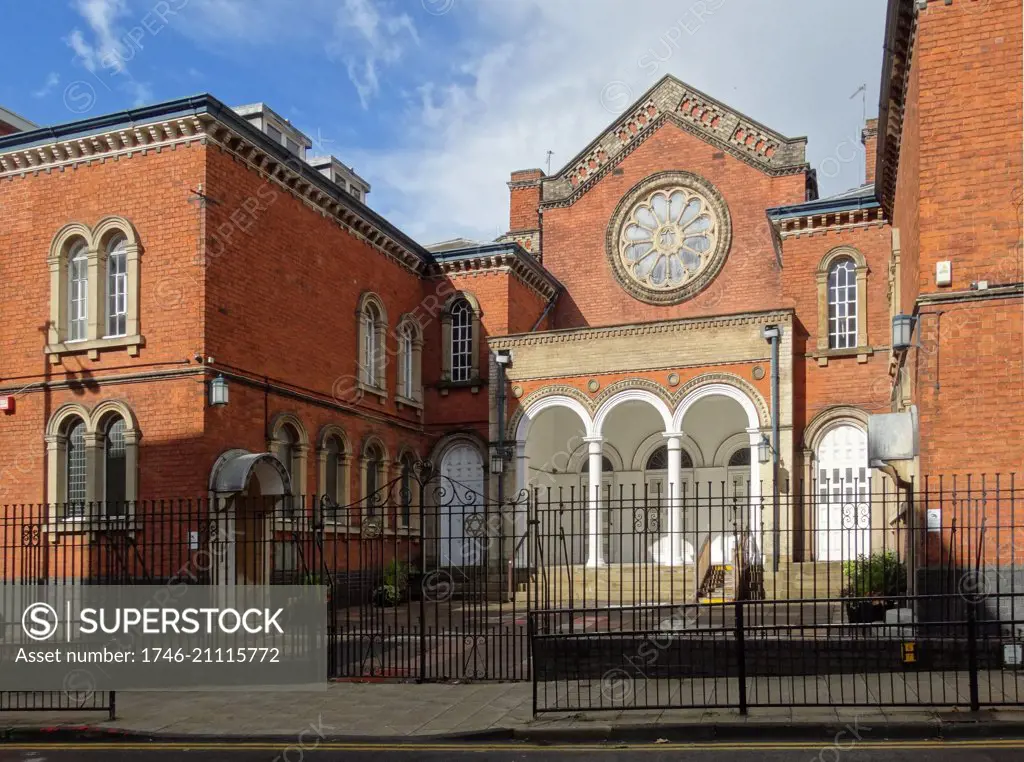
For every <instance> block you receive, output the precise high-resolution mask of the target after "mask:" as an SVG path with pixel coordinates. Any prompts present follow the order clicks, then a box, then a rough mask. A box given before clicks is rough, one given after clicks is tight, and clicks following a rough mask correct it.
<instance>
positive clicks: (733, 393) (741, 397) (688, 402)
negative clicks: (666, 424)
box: [671, 379, 767, 431]
mask: <svg viewBox="0 0 1024 762" xmlns="http://www.w3.org/2000/svg"><path fill="white" fill-rule="evenodd" d="M695 380H696V379H695ZM715 396H718V397H728V398H729V399H731V400H735V401H736V402H738V403H739V405H740V407H742V408H743V412H744V413H745V414H746V416H747V427H748V428H751V429H757V428H760V427H761V426H762V425H766V424H767V421H765V422H764V423H762V421H761V417H760V415H759V414H758V409H757V406H756V405H754V401H753V400H752V399H751V398H750V396H749V395H747V394H746V393H744V392H743V391H742V390H741V389H739V388H737V387H736V386H733V385H732V384H728V383H723V382H721V381H712V382H709V383H706V384H701V385H699V386H696V387H695V388H693V389H692V390H691V391H690V392H688V393H687V394H686V395H685V396H684V397H683V398H682V400H680V402H679V404H678V405H677V406H676V411H675V414H674V415H673V416H672V419H671V426H672V429H671V430H672V431H681V430H682V426H683V419H684V418H685V417H686V413H687V411H688V410H689V409H690V408H691V407H693V406H694V405H695V404H696V403H697V402H699V401H700V400H702V399H705V398H707V397H715Z"/></svg>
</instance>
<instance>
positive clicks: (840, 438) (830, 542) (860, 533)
mask: <svg viewBox="0 0 1024 762" xmlns="http://www.w3.org/2000/svg"><path fill="white" fill-rule="evenodd" d="M817 471H818V473H817V477H818V479H817V481H818V483H817V497H818V511H817V517H816V518H817V541H818V542H817V545H818V553H817V558H818V560H819V561H851V560H853V559H855V558H857V556H860V555H865V556H866V555H869V554H870V553H871V547H870V543H871V536H870V533H871V502H870V500H869V497H868V440H867V435H866V434H865V433H864V432H863V431H862V430H861V429H858V428H857V427H856V426H837V427H836V428H834V429H832V430H831V431H829V432H828V433H827V434H825V437H824V439H822V441H821V444H820V445H818V463H817Z"/></svg>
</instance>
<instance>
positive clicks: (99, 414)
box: [89, 400, 139, 434]
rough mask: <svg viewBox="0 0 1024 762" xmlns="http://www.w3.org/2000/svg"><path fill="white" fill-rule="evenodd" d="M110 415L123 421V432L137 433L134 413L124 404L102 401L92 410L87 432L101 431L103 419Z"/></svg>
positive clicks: (114, 401)
mask: <svg viewBox="0 0 1024 762" xmlns="http://www.w3.org/2000/svg"><path fill="white" fill-rule="evenodd" d="M110 415H117V416H120V417H121V418H122V419H124V425H125V430H126V431H127V432H132V433H135V434H138V433H139V422H138V420H136V418H135V413H133V412H132V409H131V408H130V407H128V405H126V404H125V403H124V402H121V401H120V400H104V401H103V402H101V403H99V404H98V405H97V406H96V407H94V408H93V410H92V416H91V418H90V420H89V431H94V432H98V431H100V430H101V426H102V423H103V419H104V418H106V417H107V416H110Z"/></svg>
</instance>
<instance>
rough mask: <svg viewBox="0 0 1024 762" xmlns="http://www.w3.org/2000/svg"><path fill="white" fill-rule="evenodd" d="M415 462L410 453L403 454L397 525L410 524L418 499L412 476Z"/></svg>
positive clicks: (405, 525)
mask: <svg viewBox="0 0 1024 762" xmlns="http://www.w3.org/2000/svg"><path fill="white" fill-rule="evenodd" d="M414 463H415V460H414V458H413V456H412V454H411V453H405V454H404V455H403V456H402V459H401V467H402V485H401V492H400V496H399V497H400V502H401V506H400V511H399V514H398V525H399V526H400V527H408V526H409V525H410V523H411V522H412V512H413V506H414V505H415V504H416V499H417V498H418V497H419V496H418V494H417V492H418V490H417V484H416V479H415V478H414V476H413V467H414Z"/></svg>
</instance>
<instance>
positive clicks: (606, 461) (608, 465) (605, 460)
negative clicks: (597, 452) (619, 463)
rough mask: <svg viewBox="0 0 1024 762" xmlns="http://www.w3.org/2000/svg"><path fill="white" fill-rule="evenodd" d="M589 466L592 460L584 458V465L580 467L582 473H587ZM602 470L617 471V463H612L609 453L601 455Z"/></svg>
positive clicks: (605, 471) (607, 472) (608, 472)
mask: <svg viewBox="0 0 1024 762" xmlns="http://www.w3.org/2000/svg"><path fill="white" fill-rule="evenodd" d="M589 468H590V462H589V461H588V460H587V459H586V458H584V459H583V465H582V466H581V467H580V473H584V474H585V473H587V471H588V469H589ZM601 470H602V471H603V472H604V473H606V474H611V473H614V472H615V464H614V463H612V461H611V459H610V458H609V457H608V456H607V455H602V456H601Z"/></svg>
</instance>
